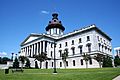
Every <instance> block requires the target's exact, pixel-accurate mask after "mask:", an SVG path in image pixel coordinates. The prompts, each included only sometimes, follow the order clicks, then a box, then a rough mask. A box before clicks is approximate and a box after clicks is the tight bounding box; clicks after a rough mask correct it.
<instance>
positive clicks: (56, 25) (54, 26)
mask: <svg viewBox="0 0 120 80" xmlns="http://www.w3.org/2000/svg"><path fill="white" fill-rule="evenodd" d="M52 16H53V18H52V20H51V21H49V24H48V26H47V27H46V31H47V34H50V35H53V36H60V35H63V31H64V30H65V28H64V27H63V25H62V23H61V21H59V20H58V14H57V13H53V14H52Z"/></svg>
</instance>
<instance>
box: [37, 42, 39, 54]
mask: <svg viewBox="0 0 120 80" xmlns="http://www.w3.org/2000/svg"><path fill="white" fill-rule="evenodd" d="M38 48H39V43H37V55H38V50H39V49H38Z"/></svg>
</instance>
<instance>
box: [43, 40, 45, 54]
mask: <svg viewBox="0 0 120 80" xmlns="http://www.w3.org/2000/svg"><path fill="white" fill-rule="evenodd" d="M43 52H45V41H43Z"/></svg>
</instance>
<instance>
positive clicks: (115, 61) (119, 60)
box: [114, 55, 120, 67]
mask: <svg viewBox="0 0 120 80" xmlns="http://www.w3.org/2000/svg"><path fill="white" fill-rule="evenodd" d="M114 63H115V67H117V66H120V58H119V56H118V55H116V56H115V59H114Z"/></svg>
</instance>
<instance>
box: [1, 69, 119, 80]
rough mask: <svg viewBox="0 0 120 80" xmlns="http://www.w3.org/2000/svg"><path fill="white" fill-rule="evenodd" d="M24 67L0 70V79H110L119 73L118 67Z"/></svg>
mask: <svg viewBox="0 0 120 80" xmlns="http://www.w3.org/2000/svg"><path fill="white" fill-rule="evenodd" d="M57 72H58V74H53V69H24V72H23V73H21V72H15V73H12V72H11V70H9V74H5V73H4V70H0V80H112V79H113V78H115V77H116V76H118V75H120V68H101V69H100V68H94V69H57Z"/></svg>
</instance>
